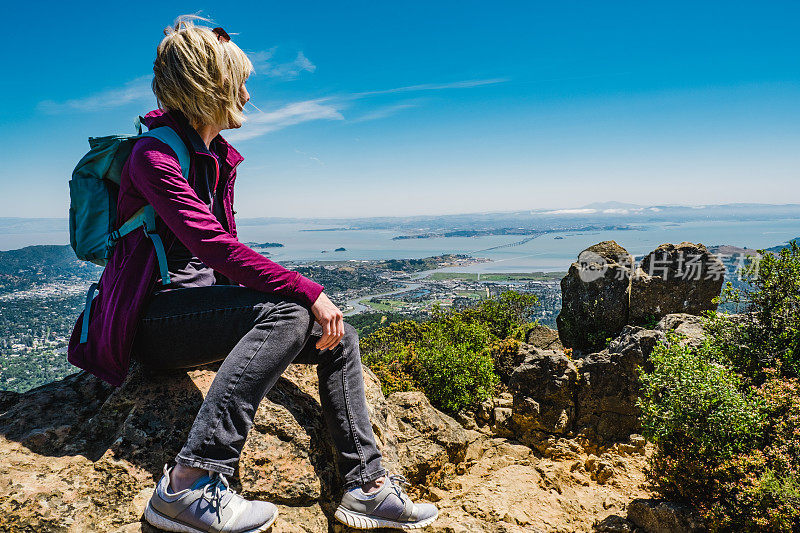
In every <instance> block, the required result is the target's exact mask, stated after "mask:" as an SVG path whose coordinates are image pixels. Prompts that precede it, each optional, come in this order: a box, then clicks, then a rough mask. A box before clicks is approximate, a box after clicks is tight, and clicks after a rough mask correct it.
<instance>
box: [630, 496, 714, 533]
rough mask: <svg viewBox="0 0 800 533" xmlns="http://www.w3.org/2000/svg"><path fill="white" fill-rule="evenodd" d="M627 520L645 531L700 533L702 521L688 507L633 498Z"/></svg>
mask: <svg viewBox="0 0 800 533" xmlns="http://www.w3.org/2000/svg"><path fill="white" fill-rule="evenodd" d="M628 520H629V521H630V522H632V523H633V524H634V525H636V526H637V527H639V528H641V529H642V530H643V531H645V532H646V533H701V532H703V531H706V528H705V527H704V526H703V523H702V521H701V520H700V519H699V518H698V517H697V516H696V514H695V513H693V512H692V510H691V509H690V508H689V507H686V506H685V505H681V504H678V503H672V502H666V501H661V500H644V499H637V500H633V501H632V502H631V503H630V505H629V506H628Z"/></svg>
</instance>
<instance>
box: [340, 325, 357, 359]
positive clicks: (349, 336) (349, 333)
mask: <svg viewBox="0 0 800 533" xmlns="http://www.w3.org/2000/svg"><path fill="white" fill-rule="evenodd" d="M340 342H341V343H342V346H343V347H345V348H352V349H351V350H349V351H350V352H354V353H356V354H357V353H358V331H357V330H356V328H354V327H353V326H351V325H350V324H348V323H347V322H345V323H344V335H343V336H342V340H341V341H340ZM346 351H347V350H346Z"/></svg>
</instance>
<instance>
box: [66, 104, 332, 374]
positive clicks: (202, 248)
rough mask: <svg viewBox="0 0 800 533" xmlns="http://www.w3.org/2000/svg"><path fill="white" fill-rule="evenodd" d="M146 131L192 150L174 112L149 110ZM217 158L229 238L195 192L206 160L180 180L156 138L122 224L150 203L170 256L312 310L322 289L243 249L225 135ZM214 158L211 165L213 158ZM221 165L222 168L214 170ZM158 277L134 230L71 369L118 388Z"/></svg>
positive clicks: (128, 180)
mask: <svg viewBox="0 0 800 533" xmlns="http://www.w3.org/2000/svg"><path fill="white" fill-rule="evenodd" d="M144 122H145V125H147V127H148V128H155V127H158V126H170V127H172V128H173V129H175V130H176V132H177V133H178V134H179V135H180V136H181V138H182V139H183V141H184V143H186V145H187V146H191V144H190V143H189V141H188V137H187V135H186V132H185V131H183V130H182V129H181V127H180V125H179V122H178V121H177V120H176V118H175V117H174V116H172V115H171V114H170V113H169V112H164V111H163V110H155V111H151V112H150V113H148V114H147V115H146V116H145V121H144ZM217 141H218V143H215V144H217V145H218V146H219V147H220V148H218V149H219V152H218V153H217V155H218V156H219V160H220V164H219V166H218V167H217V174H218V181H219V182H221V183H223V184H224V187H225V188H224V195H223V200H222V202H223V207H224V211H225V217H226V219H227V225H228V227H229V228H230V233H229V232H227V231H225V229H224V228H223V227H222V225H221V224H220V223H219V221H218V220H217V219H216V218H215V217H214V215H213V214H211V213H210V212H209V210H208V208H207V207H206V205H205V204H204V203H203V202H202V200H200V199H199V198H198V197H197V194H196V193H195V191H194V189H193V184H194V176H195V172H194V171H195V161H196V158H197V157H211V156H210V155H208V154H201V153H199V152H198V153H193V154H191V164H190V167H189V181H188V182H187V181H186V180H185V179H184V178H183V176H182V174H181V168H180V165H179V163H178V159H177V156H176V155H175V152H173V151H172V149H171V148H169V146H167V145H166V144H164V143H162V142H161V141H159V140H157V139H153V138H150V137H145V138H144V139H142V140H139V141H137V142H136V144H135V145H134V148H133V151H132V152H131V155H130V157H129V158H128V161H127V162H126V163H125V166H124V167H123V169H122V179H121V184H120V190H119V196H118V197H117V225H118V227H119V224H121V223H122V222H124V221H125V220H127V219H128V218H130V217H131V216H132V215H133V214H134V213H135V212H136V211H137V210H139V209H140V208H141V207H143V206H144V205H146V204H150V205H152V206H153V209H155V212H156V214H157V215H158V218H157V222H156V231H157V232H158V234H159V235H160V236H161V239H162V240H163V242H164V247H165V248H167V249H169V247H170V246H171V245H172V243H173V242H175V239H176V238H177V239H179V240H180V241H181V242H182V243H183V244H184V245H185V246H186V248H188V249H189V251H191V252H192V253H193V254H194V255H195V256H197V257H198V258H199V259H200V260H201V261H203V262H204V263H205V264H206V265H207V266H209V267H211V268H212V269H214V270H215V271H218V272H220V273H221V274H223V275H225V276H226V277H227V278H228V279H230V280H231V281H232V282H233V283H238V284H241V285H244V286H245V287H249V288H251V289H255V290H258V291H262V292H266V293H276V294H280V295H282V296H286V297H288V298H292V299H295V300H297V301H299V302H301V303H303V304H304V305H306V306H309V307H310V306H311V305H312V304H313V303H314V302H315V301H316V299H317V297H318V296H319V294H320V293H321V292H322V289H323V287H322V286H321V285H319V284H317V283H314V282H313V281H311V280H309V279H308V278H305V277H303V276H301V275H300V274H299V273H297V272H293V271H290V270H287V269H285V268H283V267H282V266H280V265H278V264H277V263H275V262H273V261H270V260H269V259H267V258H266V257H264V256H262V255H261V254H259V253H257V252H255V251H253V250H252V249H250V248H249V247H247V246H245V245H244V244H242V243H240V242H239V241H238V239H237V238H236V223H235V221H234V219H233V184H234V182H235V181H236V166H237V165H238V164H239V163H241V162H242V160H243V159H244V158H243V157H242V156H241V154H239V152H237V151H236V150H235V149H234V148H233V147H232V146H231V145H230V144H228V143H227V141H225V140H224V139H223V138H222V137H221V136H218V137H217ZM212 159H213V158H212ZM215 164H216V163H215ZM157 278H158V263H157V261H156V254H155V249H154V248H153V243H152V242H151V241H150V240H149V239H148V238H147V237H145V235H144V232H143V231H142V230H138V231H133V232H131V233H129V234H128V235H126V236H125V237H123V238H122V239H121V240H120V241H119V242H118V243H117V244H116V246H115V248H114V252H113V254H112V256H111V259H110V260H109V262H108V265H106V268H105V270H104V271H103V275H102V276H101V278H100V282H99V286H98V295H97V297H96V298H95V299H94V302H93V303H92V309H91V313H90V319H89V337H88V340H87V342H85V343H84V344H80V343H79V340H80V332H81V326H82V323H83V313H81V316H80V317H78V321H77V322H76V324H75V327H74V329H73V330H72V336H71V338H70V341H69V348H68V352H67V353H68V358H69V362H70V363H72V364H73V365H75V366H78V367H80V368H82V369H84V370H86V371H88V372H91V373H92V374H94V375H96V376H98V377H99V378H101V379H103V380H104V381H107V382H109V383H111V384H112V385H116V386H119V385H121V384H122V382H123V380H124V379H125V376H126V375H127V374H128V366H129V364H130V357H131V348H132V345H133V339H134V336H135V335H136V329H137V327H138V325H139V319H140V317H141V314H142V311H143V310H144V306H145V305H146V303H147V301H148V298H149V297H150V295H151V293H152V291H153V287H154V284H155V283H156V280H157Z"/></svg>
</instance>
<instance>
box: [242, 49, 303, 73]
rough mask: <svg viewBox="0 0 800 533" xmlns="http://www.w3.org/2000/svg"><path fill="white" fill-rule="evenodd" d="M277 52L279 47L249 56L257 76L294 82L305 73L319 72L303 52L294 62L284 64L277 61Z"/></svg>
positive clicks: (299, 53)
mask: <svg viewBox="0 0 800 533" xmlns="http://www.w3.org/2000/svg"><path fill="white" fill-rule="evenodd" d="M276 51H277V47H273V48H270V49H269V50H262V51H260V52H251V53H249V54H247V56H248V57H249V58H250V61H251V62H252V63H253V69H254V70H255V73H256V75H257V76H258V75H260V74H265V75H267V76H269V77H270V78H279V79H284V80H293V79H296V78H297V77H298V76H300V74H302V73H303V72H311V73H313V72H314V71H315V70H317V66H316V65H315V64H314V63H312V62H311V60H310V59H308V58H307V57H306V55H305V54H304V53H303V52H302V51H299V52H297V55H296V56H295V58H294V60H292V61H289V62H283V63H279V62H276V61H275V53H276Z"/></svg>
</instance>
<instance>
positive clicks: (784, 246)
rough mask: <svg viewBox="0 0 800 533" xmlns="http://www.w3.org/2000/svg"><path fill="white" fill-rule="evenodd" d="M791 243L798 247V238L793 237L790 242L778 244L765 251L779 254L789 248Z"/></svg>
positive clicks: (799, 238) (799, 239) (799, 242)
mask: <svg viewBox="0 0 800 533" xmlns="http://www.w3.org/2000/svg"><path fill="white" fill-rule="evenodd" d="M791 241H796V242H797V244H798V245H800V237H795V238H794V239H791V240H790V241H788V242H787V243H786V244H779V245H778V246H773V247H772V248H767V250H768V251H770V252H780V251H781V250H783V249H784V248H788V247H789V242H791Z"/></svg>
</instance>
